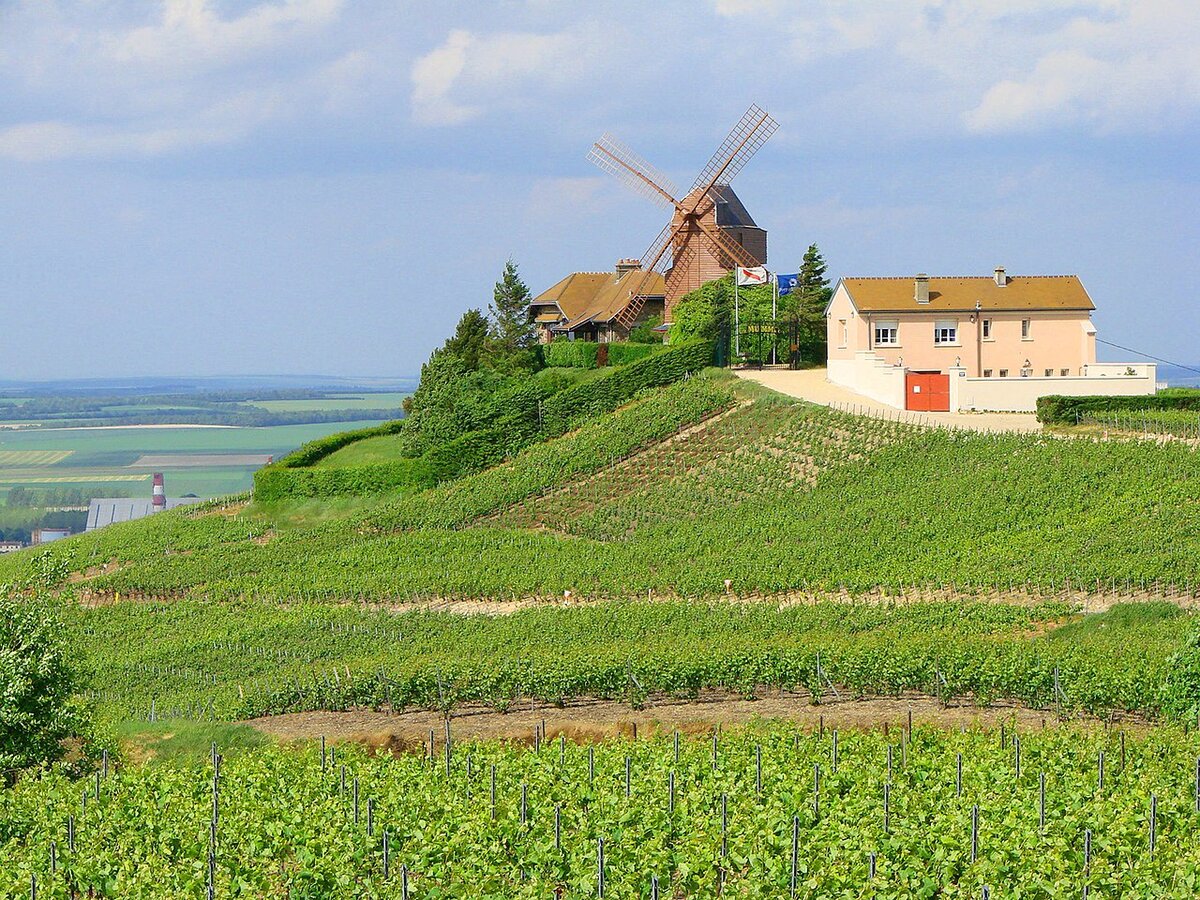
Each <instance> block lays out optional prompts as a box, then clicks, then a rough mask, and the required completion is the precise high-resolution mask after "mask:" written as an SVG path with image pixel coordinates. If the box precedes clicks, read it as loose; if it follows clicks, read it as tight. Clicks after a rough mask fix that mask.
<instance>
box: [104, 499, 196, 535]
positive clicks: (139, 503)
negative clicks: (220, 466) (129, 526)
mask: <svg viewBox="0 0 1200 900" xmlns="http://www.w3.org/2000/svg"><path fill="white" fill-rule="evenodd" d="M200 500H201V498H200V497H168V498H167V509H174V508H175V507H177V506H186V505H187V504H189V503H199V502H200ZM153 511H154V501H153V500H151V499H150V498H148V497H147V498H141V497H97V498H95V499H93V500H92V501H91V502H89V503H88V517H87V527H86V528H85V529H84V530H85V531H92V530H93V529H96V528H103V527H104V526H105V525H112V524H113V523H114V522H132V521H133V520H134V519H144V518H145V517H146V516H148V515H150V514H151V513H152V512H153Z"/></svg>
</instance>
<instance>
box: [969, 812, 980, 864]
mask: <svg viewBox="0 0 1200 900" xmlns="http://www.w3.org/2000/svg"><path fill="white" fill-rule="evenodd" d="M978 855H979V805H978V804H976V805H975V806H972V807H971V862H975V858H976V857H977V856H978Z"/></svg>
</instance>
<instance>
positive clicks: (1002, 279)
mask: <svg viewBox="0 0 1200 900" xmlns="http://www.w3.org/2000/svg"><path fill="white" fill-rule="evenodd" d="M992 274H993V276H995V279H996V287H1004V286H1005V285H1006V284H1008V276H1007V275H1005V274H1004V266H996V271H995V272H993V273H992Z"/></svg>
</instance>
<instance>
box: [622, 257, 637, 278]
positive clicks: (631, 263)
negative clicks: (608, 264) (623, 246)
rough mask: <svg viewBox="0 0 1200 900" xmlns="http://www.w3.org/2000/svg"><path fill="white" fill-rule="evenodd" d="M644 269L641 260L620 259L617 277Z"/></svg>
mask: <svg viewBox="0 0 1200 900" xmlns="http://www.w3.org/2000/svg"><path fill="white" fill-rule="evenodd" d="M641 267H642V261H641V260H640V259H628V258H626V259H618V260H617V275H618V276H620V275H624V274H625V273H626V272H636V271H637V270H638V269H640V268H641Z"/></svg>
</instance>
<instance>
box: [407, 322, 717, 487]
mask: <svg viewBox="0 0 1200 900" xmlns="http://www.w3.org/2000/svg"><path fill="white" fill-rule="evenodd" d="M711 362H712V344H711V343H710V342H708V341H695V342H692V343H688V344H680V345H679V346H677V347H672V348H670V349H668V350H663V351H661V352H659V353H655V354H652V355H650V356H648V357H646V358H645V359H642V360H640V361H638V362H635V363H630V364H629V365H627V366H622V367H620V368H615V369H612V370H610V371H607V372H605V373H604V374H603V375H600V376H598V377H596V378H593V379H591V380H590V381H585V382H583V383H581V384H576V385H574V386H572V387H569V388H566V389H565V390H562V391H559V392H558V393H557V394H553V395H552V396H550V397H548V398H546V400H545V401H543V403H542V406H541V411H540V415H538V416H537V417H527V416H525V415H522V414H515V415H512V416H509V417H506V418H505V419H502V420H500V421H499V422H497V423H496V424H495V425H494V426H492V427H491V428H486V429H481V430H479V431H474V432H471V433H470V434H465V435H463V436H462V437H460V438H457V439H456V440H453V441H449V442H447V443H446V444H443V445H442V446H440V447H436V448H434V449H433V450H431V451H430V452H429V453H427V454H426V456H425V459H426V460H428V461H429V463H430V467H431V470H432V471H433V473H434V475H435V477H436V478H437V479H438V481H446V480H449V479H452V478H458V477H461V476H463V475H467V474H470V473H472V472H479V471H481V470H483V469H486V468H488V467H489V466H494V465H496V464H497V463H500V462H503V461H504V460H506V459H508V458H509V457H511V456H513V455H514V454H516V453H517V452H518V451H520V450H521V449H523V448H524V447H527V446H529V445H530V444H532V443H535V442H536V441H539V440H548V439H550V438H555V437H558V436H560V435H562V434H565V433H566V432H568V431H570V430H571V429H573V428H576V427H578V426H579V425H580V424H582V423H583V422H585V421H587V420H588V419H591V418H593V417H595V416H597V415H601V414H603V413H608V412H612V411H613V410H615V409H616V408H617V407H619V406H621V405H622V404H625V403H627V402H629V401H630V400H632V399H633V398H634V396H635V395H637V394H638V393H639V392H641V391H644V390H646V389H647V388H653V387H659V386H661V385H664V384H670V383H671V382H674V381H678V380H679V379H681V378H683V377H684V376H685V375H688V374H691V373H692V372H698V371H700V370H701V369H703V368H705V367H707V366H708V365H710V364H711Z"/></svg>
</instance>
